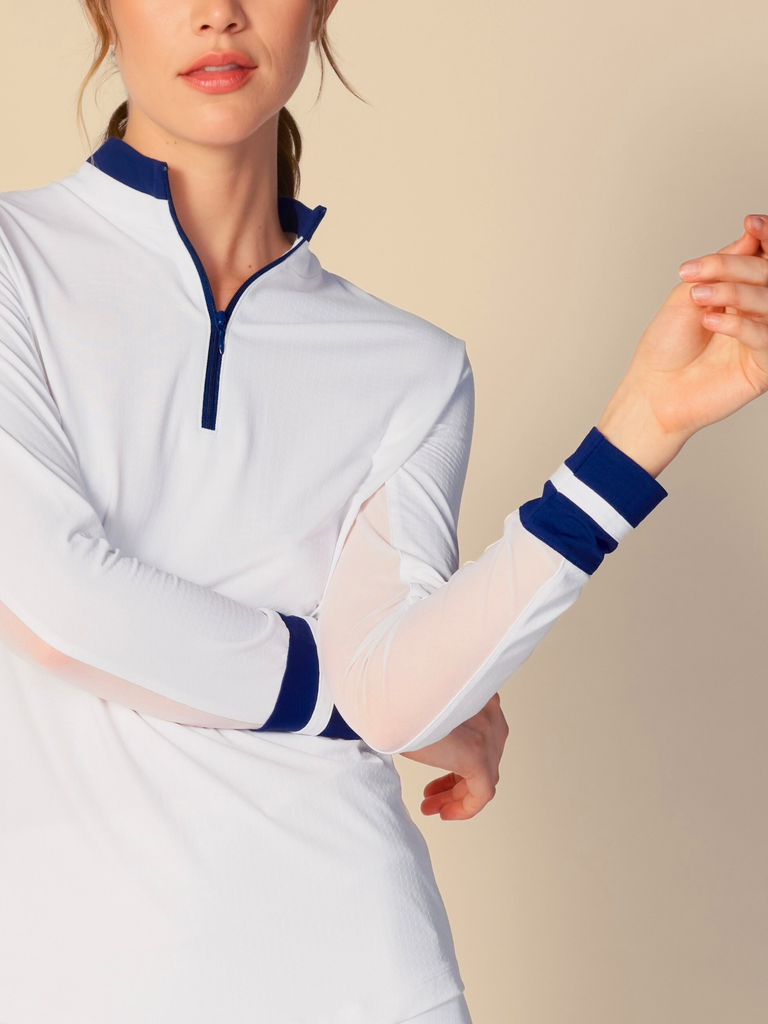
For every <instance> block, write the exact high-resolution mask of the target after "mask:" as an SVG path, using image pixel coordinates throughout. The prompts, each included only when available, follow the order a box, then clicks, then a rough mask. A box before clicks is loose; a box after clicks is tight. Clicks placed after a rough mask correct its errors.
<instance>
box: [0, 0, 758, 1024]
mask: <svg viewBox="0 0 768 1024" xmlns="http://www.w3.org/2000/svg"><path fill="white" fill-rule="evenodd" d="M334 6H335V0H317V3H313V2H312V0H258V2H257V0H175V2H173V3H167V2H162V3H160V2H158V0H111V3H110V4H109V5H107V2H106V0H85V7H86V12H87V14H88V16H89V19H90V21H91V24H92V26H93V27H94V29H95V31H96V33H97V37H98V39H99V41H100V44H101V49H100V52H99V59H103V57H104V56H106V53H107V52H108V48H109V46H110V45H114V47H115V56H116V59H117V61H118V64H119V67H120V72H121V75H122V78H123V80H124V82H125V85H126V89H127V92H128V96H129V101H128V107H127V118H125V117H122V116H121V114H124V113H126V111H122V112H121V111H119V112H118V113H117V115H116V116H115V117H113V119H112V122H111V125H110V136H109V138H107V139H106V141H104V142H103V143H102V144H101V145H100V146H99V147H98V148H97V150H96V151H95V152H94V153H93V154H92V155H91V157H90V158H89V159H88V160H86V161H84V163H83V164H82V165H81V167H80V168H79V169H78V170H77V171H75V172H74V173H73V174H71V175H68V176H67V177H65V178H63V179H61V180H60V181H58V182H54V183H52V184H50V185H47V186H45V187H42V188H38V189H31V190H27V191H20V192H13V193H5V194H3V195H2V196H0V427H2V430H0V474H1V475H2V480H3V488H2V492H1V495H0V565H1V566H2V571H0V601H2V630H3V640H4V644H3V646H2V648H1V649H0V671H1V672H2V678H3V686H2V687H1V688H0V700H2V708H1V709H0V721H1V722H2V723H3V728H4V733H3V737H2V743H0V749H2V756H3V757H4V759H5V760H4V761H3V763H2V765H0V770H1V771H2V777H3V778H4V779H8V778H12V779H13V786H12V787H6V792H5V793H4V794H3V810H2V814H3V819H2V828H3V835H4V841H3V846H2V871H0V879H1V881H0V886H2V889H0V906H2V908H3V910H2V919H1V920H2V925H1V926H0V1019H1V1020H3V1021H4V1022H7V1024H43V1022H45V1024H48V1022H54V1021H55V1022H56V1024H129V1022H130V1024H135V1022H137V1021H146V1022H152V1024H176V1022H179V1024H181V1022H182V1021H183V1022H184V1024H211V1022H214V1021H215V1022H217V1024H218V1022H226V1024H246V1022H249V1024H250V1022H253V1021H259V1022H261V1021H264V1022H269V1024H340V1022H342V1021H349V1022H359V1024H363V1022H365V1024H398V1022H400V1024H402V1022H407V1021H410V1022H417V1021H418V1022H419V1024H456V1022H467V1021H469V1014H468V1010H467V1006H466V1003H465V1001H464V998H463V994H462V989H463V985H462V982H461V978H460V975H459V971H458V966H457V964H456V959H455V954H454V949H453V943H452V939H451V934H450V929H449V926H448V921H447V918H446V916H445V911H444V907H443V904H442V901H441V899H440V896H439V893H438V891H437V889H436V886H435V882H434V877H433V875H432V871H431V866H430V863H429V856H428V852H427V849H426V846H425V844H424V841H423V838H422V836H421V834H420V833H419V831H418V829H417V828H416V827H415V825H414V823H413V822H412V821H411V819H410V817H409V816H408V814H407V812H406V810H405V808H404V806H403V803H402V799H401V794H400V787H399V779H398V776H397V773H396V771H395V769H394V766H393V761H392V755H393V754H394V753H397V752H406V753H408V754H409V755H411V756H417V757H420V758H421V759H424V760H427V763H430V764H440V765H441V766H443V765H444V766H445V767H448V768H451V769H452V770H453V771H457V770H458V769H457V768H456V764H455V763H451V758H452V757H453V754H452V753H451V752H452V751H455V749H456V747H455V745H454V746H452V745H451V737H455V736H456V735H458V736H459V737H460V736H461V735H462V733H461V730H462V728H465V727H466V723H468V722H470V721H471V720H472V719H473V718H475V716H477V715H482V714H486V720H488V715H491V714H495V713H496V712H497V711H498V698H497V697H496V693H497V691H498V689H499V688H500V686H501V685H502V684H503V683H504V681H505V680H506V679H507V678H508V676H509V675H510V674H511V672H513V671H514V670H515V668H516V667H517V666H518V665H519V664H521V662H522V661H523V660H524V659H525V658H526V657H527V656H528V655H529V654H530V653H531V651H532V650H533V648H534V647H535V645H536V644H537V643H538V641H539V640H540V639H541V637H542V636H543V635H544V634H545V633H546V631H547V630H548V629H549V628H550V626H551V625H552V624H553V623H554V621H555V620H556V618H557V617H558V616H559V615H560V614H561V613H562V612H563V611H564V610H565V609H566V608H567V607H569V606H570V605H571V604H572V603H573V601H574V600H575V599H576V597H577V596H578V595H579V593H580V592H581V590H582V588H583V586H584V584H585V582H586V581H587V579H588V578H589V576H590V575H591V574H592V573H593V572H594V571H595V570H596V569H597V567H598V566H599V565H600V563H601V561H602V559H603V557H604V556H605V554H606V553H608V552H610V551H613V550H614V549H615V548H616V546H617V544H618V541H619V540H620V539H621V538H622V537H623V536H624V535H626V533H627V532H628V531H629V530H631V529H633V528H635V527H637V526H638V525H639V524H640V522H641V521H642V519H643V518H645V516H647V515H648V514H649V513H650V512H651V511H652V509H653V508H654V507H655V505H656V504H658V502H659V501H660V500H661V499H662V498H663V497H664V496H665V494H666V491H665V490H664V488H663V487H661V485H660V484H659V483H658V482H657V480H656V477H657V476H658V474H659V473H660V472H661V471H662V470H663V468H664V467H665V466H666V465H667V464H668V463H669V462H670V461H671V460H672V459H673V458H674V457H675V456H676V455H677V454H678V453H679V451H680V450H681V448H682V447H683V445H684V443H685V441H686V440H687V439H688V438H689V437H690V436H691V435H692V434H693V433H694V432H695V431H696V430H698V429H700V428H701V427H703V426H705V425H706V424H708V423H712V422H715V421H716V420H719V419H722V418H723V417H725V416H727V415H729V414H730V413H732V412H734V411H735V410H736V409H738V408H740V407H741V406H743V405H744V404H746V403H747V402H748V401H750V400H751V399H752V398H755V397H757V396H758V395H760V394H762V393H764V392H765V391H766V390H768V328H767V327H766V321H767V320H768V287H766V283H767V278H768V274H767V271H768V262H766V259H765V257H766V252H767V251H768V230H766V227H765V223H763V224H761V225H759V226H758V225H753V224H752V222H751V220H749V219H748V220H747V222H745V223H746V225H747V230H746V231H745V232H744V234H743V235H742V236H741V238H739V239H738V241H736V242H734V243H733V244H732V245H731V246H728V247H726V248H725V249H722V250H720V251H719V253H718V254H708V255H705V256H703V257H702V258H701V260H700V261H698V264H697V265H694V266H692V267H689V268H688V271H687V272H686V271H684V270H681V275H682V276H683V277H684V278H685V281H694V280H697V281H701V282H709V283H710V286H711V289H712V291H711V293H710V294H702V295H693V293H692V291H691V289H690V288H689V286H688V285H687V284H681V285H678V286H677V287H675V288H674V289H673V290H672V292H671V294H670V296H669V297H668V299H667V300H666V302H665V303H664V305H663V306H662V308H661V310H660V311H659V313H658V314H657V315H656V317H655V318H654V319H653V321H652V322H651V324H650V325H649V327H648V328H647V330H646V331H645V333H644V334H643V337H642V338H641V340H640V343H639V345H638V347H637V350H636V353H635V355H634V358H633V360H632V363H631V365H630V367H629V369H628V371H627V374H626V376H625V378H624V379H623V380H622V381H621V382H620V384H619V386H618V388H617V390H616V392H615V394H614V395H613V397H612V398H611V400H610V401H609V403H608V405H607V407H606V409H605V411H604V412H603V414H602V416H601V417H600V419H599V420H598V423H597V427H596V428H595V429H593V430H592V431H590V433H589V435H588V436H587V438H585V439H584V441H583V442H582V443H581V444H579V445H578V446H577V447H576V451H575V452H574V454H573V455H572V456H570V457H569V458H567V459H566V460H565V462H564V463H563V464H562V465H561V467H560V468H559V469H558V470H557V471H556V472H555V473H554V474H553V476H552V477H551V478H550V480H548V481H547V483H546V484H545V486H544V491H543V494H542V496H541V497H539V498H536V499H534V500H532V501H530V502H527V503H526V504H525V505H523V506H522V507H521V508H520V509H519V510H516V511H515V512H513V513H510V515H509V516H508V517H507V518H506V519H505V522H504V531H503V536H502V537H501V538H500V539H499V541H497V542H496V543H495V544H492V545H490V546H489V547H488V548H487V549H486V551H485V552H484V553H483V555H482V556H481V557H480V558H479V559H478V560H477V561H476V562H474V563H468V564H466V565H464V566H463V567H462V568H461V569H459V568H458V553H457V547H456V521H457V517H458V507H459V500H460V495H461V490H462V487H463V483H464V476H465V472H466V466H467V460H468V455H469V444H470V437H471V428H472V414H473V390H472V374H471V369H470V367H469V363H468V361H467V357H466V350H465V348H464V344H463V343H462V342H461V341H460V340H459V339H457V338H454V337H453V336H451V335H449V334H447V333H446V332H444V331H442V330H440V329H439V328H437V327H435V326H433V325H431V324H429V323H427V322H425V321H423V320H421V319H419V318H418V317H416V316H414V315H412V314H409V313H406V312H405V311H403V310H399V309H397V308H395V307H393V306H391V305H389V304H388V303H386V302H383V301H382V300H379V299H377V298H375V297H374V296H371V295H369V294H367V293H365V292H363V291H361V290H360V289H359V288H356V287H355V286H354V285H353V284H351V283H350V282H348V281H345V280H343V279H341V278H339V277H338V276H336V275H334V274H332V273H330V272H328V271H326V270H324V269H323V268H322V267H321V266H320V264H319V261H318V260H317V258H316V257H315V256H314V254H313V253H312V252H311V250H310V248H309V244H308V243H309V241H310V239H311V237H312V235H313V233H314V231H315V230H316V229H317V228H318V225H319V223H320V221H321V219H322V217H323V215H324V213H325V210H324V208H323V207H316V208H315V209H314V210H312V209H309V208H308V207H306V206H304V205H303V204H302V203H300V202H299V201H298V199H297V198H296V196H295V192H296V185H297V166H296V160H297V158H298V154H299V148H298V135H297V134H296V133H295V131H294V127H293V125H292V122H291V120H290V118H289V116H288V115H287V113H286V112H285V111H284V109H283V108H284V104H285V103H286V102H287V101H288V99H289V98H290V96H291V95H292V94H293V92H294V90H295V88H296V86H297V85H298V83H299V81H300V79H301V77H302V74H303V71H304V68H305V66H306V61H307V58H308V53H309V48H310V45H311V44H312V42H313V41H314V42H315V43H316V44H317V45H318V46H319V47H321V48H323V47H324V48H325V52H326V53H328V52H329V51H328V49H327V42H326V37H325V25H326V21H327V18H328V16H329V15H330V13H331V11H332V9H333V7H334ZM97 63H98V60H97ZM718 310H720V311H721V312H720V313H719V320H715V319H712V318H711V317H712V315H713V314H714V315H718V314H717V311H718ZM715 326H716V327H717V330H718V333H712V328H714V327H715ZM489 705H490V709H489V710H488V711H486V712H483V710H482V709H484V708H486V709H488V708H489ZM493 721H494V723H495V724H494V727H493V729H490V730H488V729H486V733H485V735H486V736H487V737H488V742H487V744H486V746H487V747H489V748H491V754H490V755H488V760H489V761H491V762H492V761H493V759H494V756H495V755H494V754H493V750H494V749H495V750H496V754H497V755H498V753H500V748H501V746H503V738H504V736H503V729H501V728H500V726H499V721H500V720H499V718H498V716H497V717H495V718H494V719H493ZM257 731H258V732H260V735H259V736H258V737H257V736H256V735H255V732H257ZM454 743H459V744H460V743H461V740H460V739H459V740H457V741H454ZM497 759H498V757H497V756H496V760H497ZM478 799H479V800H480V801H482V799H483V796H482V794H479V795H478V793H476V792H473V791H472V777H471V776H470V777H469V778H465V779H464V780H463V781H462V782H460V783H459V784H458V785H457V787H456V788H455V791H454V792H451V791H450V790H449V789H446V790H445V792H444V793H443V794H442V796H441V798H440V800H439V803H445V804H446V806H448V805H449V804H451V803H455V804H459V805H460V806H461V807H462V808H464V810H465V811H466V812H467V813H472V810H473V800H475V801H476V800H478Z"/></svg>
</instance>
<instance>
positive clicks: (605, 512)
mask: <svg viewBox="0 0 768 1024" xmlns="http://www.w3.org/2000/svg"><path fill="white" fill-rule="evenodd" d="M550 482H551V483H552V484H553V485H554V486H555V487H556V488H557V490H558V491H559V492H560V493H561V494H564V495H565V497H566V498H568V499H570V500H571V501H572V502H573V503H574V505H578V506H579V508H580V509H581V510H582V511H583V512H586V513H587V515H588V516H591V517H592V518H593V519H594V520H595V522H596V523H598V524H599V525H600V526H602V528H603V529H604V530H605V532H606V533H609V534H610V535H611V537H613V539H614V540H615V541H617V542H618V541H620V540H621V539H622V537H626V535H627V534H628V533H629V532H630V530H631V529H632V524H631V523H628V522H627V520H626V519H625V518H624V516H622V515H620V514H619V513H618V512H617V511H616V509H615V508H614V507H613V505H609V504H608V502H607V501H606V500H605V498H601V497H600V495H599V494H598V493H597V491H593V490H592V488H591V487H587V485H586V484H585V483H584V482H583V481H582V480H579V478H578V477H577V476H574V474H573V472H572V471H571V470H570V469H569V468H568V467H567V466H566V465H565V463H563V465H562V466H561V467H560V468H559V469H558V470H557V471H556V472H554V473H553V474H552V476H551V477H550Z"/></svg>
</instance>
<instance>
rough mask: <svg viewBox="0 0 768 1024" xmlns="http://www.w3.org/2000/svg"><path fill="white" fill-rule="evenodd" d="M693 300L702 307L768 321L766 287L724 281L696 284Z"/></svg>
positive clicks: (767, 291)
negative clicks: (720, 309)
mask: <svg viewBox="0 0 768 1024" xmlns="http://www.w3.org/2000/svg"><path fill="white" fill-rule="evenodd" d="M766 266H767V267H768V264H766ZM691 298H692V299H693V301H694V302H695V303H697V304H699V305H701V306H714V307H722V308H723V309H724V310H726V311H728V310H730V311H732V312H734V313H741V314H742V315H743V316H749V317H753V318H755V319H758V320H759V319H763V318H764V319H766V320H768V288H766V287H765V286H760V285H752V284H739V283H732V282H722V281H718V282H714V283H712V284H695V285H694V286H693V287H692V288H691Z"/></svg>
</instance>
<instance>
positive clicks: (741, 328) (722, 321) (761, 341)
mask: <svg viewBox="0 0 768 1024" xmlns="http://www.w3.org/2000/svg"><path fill="white" fill-rule="evenodd" d="M702 323H703V324H704V326H705V327H706V328H707V330H710V331H717V333H718V334H725V335H727V336H728V337H729V338H736V339H737V340H738V341H740V342H742V343H743V344H744V345H746V347H747V348H748V349H751V350H752V351H753V352H754V353H755V354H757V353H759V354H760V355H761V357H762V358H761V360H760V362H761V363H765V362H766V358H765V357H766V355H767V354H768V325H766V324H758V323H756V322H755V321H754V320H750V319H749V317H746V316H739V315H738V314H736V313H714V312H710V313H704V314H703V316H702Z"/></svg>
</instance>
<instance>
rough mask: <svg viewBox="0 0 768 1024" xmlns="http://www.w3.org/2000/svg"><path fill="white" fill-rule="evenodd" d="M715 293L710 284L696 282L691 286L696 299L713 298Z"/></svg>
mask: <svg viewBox="0 0 768 1024" xmlns="http://www.w3.org/2000/svg"><path fill="white" fill-rule="evenodd" d="M714 294H715V289H714V288H713V287H712V285H709V284H695V285H694V286H693V288H691V295H692V296H693V297H694V299H711V298H712V296H713V295H714Z"/></svg>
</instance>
